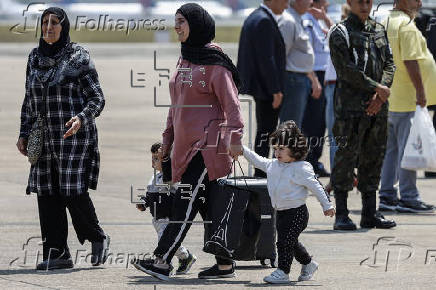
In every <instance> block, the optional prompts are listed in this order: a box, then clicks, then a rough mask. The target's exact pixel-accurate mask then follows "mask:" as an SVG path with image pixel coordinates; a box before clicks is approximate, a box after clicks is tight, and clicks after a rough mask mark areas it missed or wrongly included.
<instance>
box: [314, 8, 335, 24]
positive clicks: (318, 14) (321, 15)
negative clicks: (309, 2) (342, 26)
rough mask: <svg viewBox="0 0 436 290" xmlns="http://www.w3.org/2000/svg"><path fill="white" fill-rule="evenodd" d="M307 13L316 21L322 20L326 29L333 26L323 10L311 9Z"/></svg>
mask: <svg viewBox="0 0 436 290" xmlns="http://www.w3.org/2000/svg"><path fill="white" fill-rule="evenodd" d="M308 12H309V13H310V14H312V15H313V17H315V18H316V19H319V20H323V21H324V23H325V25H326V26H327V28H328V29H330V27H332V26H333V24H334V22H333V21H332V20H331V19H330V17H329V16H328V14H327V13H326V11H325V9H324V8H321V9H318V8H315V7H312V8H310V9H309V11H308Z"/></svg>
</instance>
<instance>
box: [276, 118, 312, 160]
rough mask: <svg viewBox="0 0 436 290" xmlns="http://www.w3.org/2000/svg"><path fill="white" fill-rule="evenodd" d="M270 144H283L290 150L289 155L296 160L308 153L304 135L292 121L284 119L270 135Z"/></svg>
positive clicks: (302, 158)
mask: <svg viewBox="0 0 436 290" xmlns="http://www.w3.org/2000/svg"><path fill="white" fill-rule="evenodd" d="M270 144H271V145H273V146H274V145H276V146H285V147H288V148H289V149H290V150H291V157H292V158H294V159H295V160H296V161H301V160H304V159H305V158H306V156H307V153H308V150H309V149H308V146H307V140H306V137H304V134H303V133H301V131H300V128H298V126H297V124H295V122H294V121H286V122H284V123H282V124H280V125H279V127H278V128H277V130H275V131H274V132H273V133H271V135H270Z"/></svg>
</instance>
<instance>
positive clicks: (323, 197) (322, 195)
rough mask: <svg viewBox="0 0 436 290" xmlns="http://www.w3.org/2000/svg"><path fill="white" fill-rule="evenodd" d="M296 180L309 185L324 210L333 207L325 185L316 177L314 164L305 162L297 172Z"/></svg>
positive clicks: (306, 185)
mask: <svg viewBox="0 0 436 290" xmlns="http://www.w3.org/2000/svg"><path fill="white" fill-rule="evenodd" d="M295 182H296V183H298V184H300V185H303V186H305V187H307V188H308V189H309V190H310V191H311V192H313V193H314V194H315V196H316V198H317V199H318V201H319V203H320V204H321V206H322V209H323V211H327V210H329V209H332V208H333V205H332V204H331V202H330V200H329V198H328V196H327V193H326V192H325V190H324V187H323V186H322V185H321V183H320V182H319V181H318V179H317V178H316V177H315V173H314V172H313V168H312V165H310V164H309V163H307V162H305V163H304V165H303V167H302V169H301V170H300V171H298V173H297V174H296V178H295Z"/></svg>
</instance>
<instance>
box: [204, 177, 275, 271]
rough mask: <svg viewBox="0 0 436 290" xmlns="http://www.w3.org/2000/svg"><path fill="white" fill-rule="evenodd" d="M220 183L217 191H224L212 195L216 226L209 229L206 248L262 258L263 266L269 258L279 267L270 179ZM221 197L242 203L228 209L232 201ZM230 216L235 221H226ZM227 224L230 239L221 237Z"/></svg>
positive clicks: (241, 258) (234, 255)
mask: <svg viewBox="0 0 436 290" xmlns="http://www.w3.org/2000/svg"><path fill="white" fill-rule="evenodd" d="M216 186H217V189H215V192H220V194H219V195H218V196H214V197H212V200H211V201H212V204H213V205H212V207H211V208H210V210H211V212H212V215H213V217H212V216H211V217H210V218H212V219H213V220H214V225H209V226H208V227H207V229H206V231H207V232H206V233H205V246H204V248H203V250H204V251H205V252H207V253H211V254H214V255H218V256H223V257H226V258H232V259H234V260H239V261H254V260H259V261H260V263H261V264H262V265H266V262H265V261H266V260H269V261H270V265H271V266H272V267H276V262H275V261H276V256H277V254H276V245H275V243H276V228H275V217H276V215H275V211H274V209H273V208H272V206H271V200H270V197H269V194H268V189H267V181H266V179H265V178H255V177H246V176H240V177H236V178H235V177H230V178H229V177H227V178H221V179H219V180H218V183H217V185H216ZM233 193H235V194H233ZM238 193H239V194H238ZM220 196H221V197H223V199H228V197H230V196H233V197H234V200H232V202H233V203H235V205H236V204H238V205H239V206H237V207H234V208H233V209H231V210H230V211H229V210H227V208H228V207H227V206H225V205H226V204H229V201H223V200H222V198H221V197H220ZM222 208H226V210H222ZM241 209H242V210H241ZM228 216H230V220H232V224H225V223H223V221H224V220H225V219H226V217H228ZM230 220H229V221H230ZM227 226H228V232H227V230H226V232H227V234H226V236H227V240H226V241H224V239H223V238H221V237H223V233H224V232H223V229H224V228H227ZM217 237H219V238H217Z"/></svg>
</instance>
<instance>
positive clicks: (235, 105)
mask: <svg viewBox="0 0 436 290" xmlns="http://www.w3.org/2000/svg"><path fill="white" fill-rule="evenodd" d="M211 89H212V91H213V92H214V93H215V95H216V96H217V98H218V101H219V103H220V105H221V109H222V110H223V112H224V114H225V118H226V120H225V123H223V124H221V128H223V129H224V130H222V131H223V132H224V136H223V137H224V138H223V139H222V141H223V142H224V145H225V148H226V149H227V150H228V152H229V153H230V155H232V157H234V158H236V157H237V156H238V155H239V153H240V151H241V150H242V148H241V144H242V143H241V139H242V134H243V128H244V123H243V121H242V116H241V106H240V103H239V98H238V89H237V88H236V85H235V83H234V81H233V77H232V73H231V72H230V71H229V70H228V69H226V68H224V67H222V66H216V67H215V68H214V72H213V73H212V75H211Z"/></svg>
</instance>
